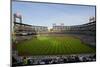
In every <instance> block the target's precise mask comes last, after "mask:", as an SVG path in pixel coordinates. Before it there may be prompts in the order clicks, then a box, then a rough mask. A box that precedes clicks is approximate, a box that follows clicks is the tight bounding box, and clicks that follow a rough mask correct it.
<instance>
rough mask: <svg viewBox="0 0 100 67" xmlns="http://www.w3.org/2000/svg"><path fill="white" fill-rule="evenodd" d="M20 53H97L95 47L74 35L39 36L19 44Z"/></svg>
mask: <svg viewBox="0 0 100 67" xmlns="http://www.w3.org/2000/svg"><path fill="white" fill-rule="evenodd" d="M17 50H18V54H19V55H29V56H30V55H69V54H88V53H95V51H96V50H95V48H93V47H91V46H88V45H86V44H85V43H83V42H82V41H81V40H80V39H78V38H75V37H72V36H37V37H35V38H34V37H33V38H32V39H30V40H26V41H23V42H20V43H18V44H17Z"/></svg>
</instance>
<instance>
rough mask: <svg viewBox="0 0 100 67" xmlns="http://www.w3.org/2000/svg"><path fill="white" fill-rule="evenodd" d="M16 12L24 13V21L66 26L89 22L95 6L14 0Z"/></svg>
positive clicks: (33, 23) (13, 9) (14, 10)
mask: <svg viewBox="0 0 100 67" xmlns="http://www.w3.org/2000/svg"><path fill="white" fill-rule="evenodd" d="M14 13H19V14H20V15H22V18H23V21H22V23H25V24H30V25H37V26H48V27H49V28H50V27H52V24H54V23H56V24H57V25H60V24H61V23H64V25H66V26H70V25H80V24H85V23H88V22H89V17H91V16H95V6H86V5H85V6H84V5H71V4H54V3H51V4H50V3H49V4H48V3H36V2H18V1H17V2H16V1H13V2H12V15H13V14H14Z"/></svg>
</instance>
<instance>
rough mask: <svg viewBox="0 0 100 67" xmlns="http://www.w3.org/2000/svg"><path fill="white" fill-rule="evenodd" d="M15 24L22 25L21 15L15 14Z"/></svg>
mask: <svg viewBox="0 0 100 67" xmlns="http://www.w3.org/2000/svg"><path fill="white" fill-rule="evenodd" d="M18 20H19V21H18ZM14 22H18V23H22V16H21V15H20V14H19V13H14Z"/></svg>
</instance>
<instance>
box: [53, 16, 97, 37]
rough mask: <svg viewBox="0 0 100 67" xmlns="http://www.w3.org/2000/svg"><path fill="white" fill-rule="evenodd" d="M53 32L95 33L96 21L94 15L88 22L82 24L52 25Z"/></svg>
mask: <svg viewBox="0 0 100 67" xmlns="http://www.w3.org/2000/svg"><path fill="white" fill-rule="evenodd" d="M52 30H53V32H58V33H59V32H60V33H61V32H63V33H70V34H71V33H73V34H75V33H77V34H89V35H95V32H96V21H95V17H91V18H90V19H89V22H88V23H86V24H82V25H73V26H65V25H53V28H52Z"/></svg>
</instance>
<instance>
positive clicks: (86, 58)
mask: <svg viewBox="0 0 100 67" xmlns="http://www.w3.org/2000/svg"><path fill="white" fill-rule="evenodd" d="M91 61H96V55H95V54H88V55H68V56H66V55H65V56H41V57H40V56H35V57H22V56H21V57H12V62H13V64H12V65H13V66H23V65H45V64H61V63H75V62H91Z"/></svg>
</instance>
